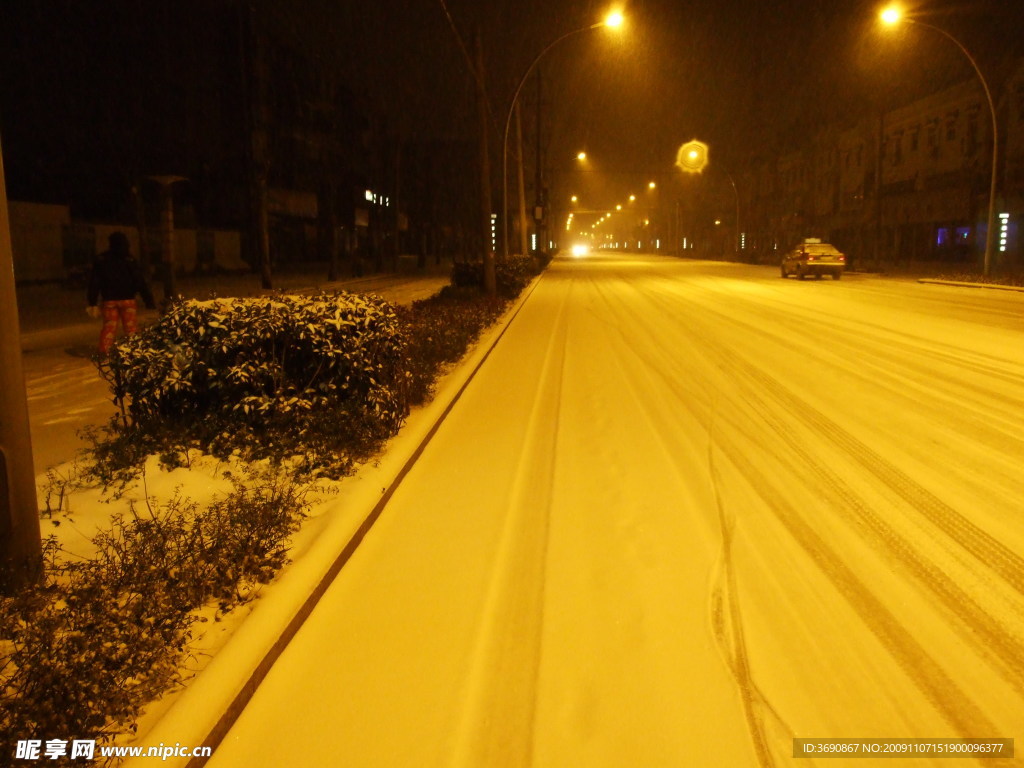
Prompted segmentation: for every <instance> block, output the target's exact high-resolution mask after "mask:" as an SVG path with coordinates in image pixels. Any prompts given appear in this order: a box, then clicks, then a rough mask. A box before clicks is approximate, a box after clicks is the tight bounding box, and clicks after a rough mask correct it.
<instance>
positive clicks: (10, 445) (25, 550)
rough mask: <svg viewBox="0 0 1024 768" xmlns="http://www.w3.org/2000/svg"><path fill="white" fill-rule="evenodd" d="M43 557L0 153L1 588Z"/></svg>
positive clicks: (28, 576) (28, 573)
mask: <svg viewBox="0 0 1024 768" xmlns="http://www.w3.org/2000/svg"><path fill="white" fill-rule="evenodd" d="M42 558H43V550H42V540H41V536H40V532H39V503H38V500H37V499H36V481H35V470H34V468H33V466H32V436H31V432H30V431H29V422H28V399H27V397H26V393H25V376H24V372H23V371H22V366H21V329H20V326H19V323H18V297H17V293H16V292H15V289H14V253H13V252H12V250H11V227H10V219H9V218H8V213H7V185H6V182H5V181H4V165H3V153H2V152H0V592H2V593H4V594H10V593H11V592H13V591H15V590H16V589H18V588H19V587H22V586H24V585H26V584H29V583H31V582H33V581H35V580H36V579H37V578H38V577H39V574H40V572H41V567H42Z"/></svg>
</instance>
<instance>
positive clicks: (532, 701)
mask: <svg viewBox="0 0 1024 768" xmlns="http://www.w3.org/2000/svg"><path fill="white" fill-rule="evenodd" d="M567 304H568V292H566V294H564V295H563V296H562V298H561V304H560V306H559V308H558V313H557V319H556V322H555V324H554V327H553V328H550V329H549V330H550V335H549V336H548V346H547V350H546V352H545V355H544V360H543V364H542V368H541V371H540V374H539V375H538V376H537V378H536V379H535V380H534V382H533V385H534V402H533V405H532V409H531V411H530V414H529V417H528V419H527V428H526V432H525V440H524V444H523V452H522V454H521V455H522V456H523V457H524V458H523V460H522V461H521V463H520V464H519V466H518V467H517V470H516V475H515V479H514V481H513V485H512V492H511V494H510V496H509V498H508V500H507V506H506V515H505V521H504V524H503V527H502V532H501V539H500V543H499V545H498V548H497V552H496V559H495V563H494V567H493V569H492V571H491V577H490V584H489V585H488V588H487V597H486V599H485V603H484V608H483V613H482V617H481V622H480V633H479V635H478V638H477V642H476V647H475V649H474V651H473V654H472V661H471V665H470V666H471V669H472V671H471V673H470V681H471V682H470V693H469V695H468V702H467V705H466V708H465V710H464V711H463V715H462V718H461V722H460V726H459V728H458V732H457V736H456V746H455V750H454V755H453V758H452V761H451V763H450V764H451V765H452V766H453V768H477V767H478V766H488V767H489V768H490V767H491V766H493V767H494V768H501V767H502V766H508V768H523V767H525V766H529V765H531V763H532V759H533V758H532V754H533V731H534V717H535V712H536V705H537V701H536V696H537V680H538V674H539V667H540V655H541V632H542V623H543V615H544V611H543V607H544V591H545V571H546V561H547V547H548V533H549V525H550V512H551V496H552V481H553V477H554V472H555V461H556V457H557V450H556V446H557V442H558V431H559V430H558V421H559V404H560V400H561V396H562V380H563V376H564V364H565V347H566V335H567V328H566V319H565V314H566V306H567ZM552 425H553V426H552Z"/></svg>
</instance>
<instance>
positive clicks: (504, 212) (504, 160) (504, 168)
mask: <svg viewBox="0 0 1024 768" xmlns="http://www.w3.org/2000/svg"><path fill="white" fill-rule="evenodd" d="M622 22H623V18H622V14H621V13H618V12H615V13H611V14H609V15H608V16H607V17H605V19H604V21H599V22H597V23H596V24H591V25H590V26H587V27H580V28H579V29H574V30H572V31H571V32H566V33H565V34H564V35H562V36H561V37H557V38H555V39H554V40H552V41H551V42H550V43H548V44H547V47H545V48H544V50H542V51H541V52H540V53H538V54H537V56H536V57H535V58H534V59H533V61H532V62H530V66H529V67H527V68H526V72H524V73H523V76H522V77H521V78H520V80H519V84H518V85H517V86H516V91H515V93H514V94H513V96H512V103H511V104H509V107H508V116H507V117H506V118H505V133H504V136H503V137H502V144H501V226H502V238H501V240H502V248H503V253H504V255H505V256H506V257H508V131H509V126H511V124H512V114H513V113H514V112H515V108H516V102H518V101H519V92H520V91H522V90H523V86H524V85H525V84H526V81H527V80H528V79H529V77H530V73H531V72H533V68H534V67H536V66H537V62H538V61H540V60H541V59H542V58H543V57H544V54H546V53H547V52H548V51H550V50H551V49H552V48H554V47H555V46H556V45H558V44H559V43H560V42H562V41H563V40H565V39H566V38H568V37H572V36H573V35H578V34H579V33H580V32H587V31H589V30H591V29H599V28H600V27H618V26H621V25H622Z"/></svg>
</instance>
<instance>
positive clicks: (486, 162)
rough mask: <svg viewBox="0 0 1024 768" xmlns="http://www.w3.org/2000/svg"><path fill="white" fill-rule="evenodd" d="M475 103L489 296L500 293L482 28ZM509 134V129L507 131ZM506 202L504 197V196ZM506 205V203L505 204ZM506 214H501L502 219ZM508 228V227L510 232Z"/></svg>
mask: <svg viewBox="0 0 1024 768" xmlns="http://www.w3.org/2000/svg"><path fill="white" fill-rule="evenodd" d="M475 74H476V103H477V117H478V119H479V124H480V213H481V218H482V222H481V223H482V224H483V236H484V243H483V245H484V254H483V255H484V291H485V292H486V293H487V294H488V295H489V296H494V295H495V294H496V293H497V292H498V288H497V283H498V281H497V275H496V271H495V264H494V245H493V243H492V239H491V238H492V229H491V227H492V226H493V224H492V223H491V214H492V212H493V209H492V203H491V155H490V150H489V146H488V145H489V141H490V126H489V122H488V116H487V89H486V85H485V80H484V48H483V40H482V35H481V33H480V30H479V29H477V32H476V73H475ZM506 136H507V131H506ZM502 201H503V202H504V196H503V197H502ZM503 207H504V206H503ZM505 218H506V217H505V215H504V213H502V220H504V219H505ZM507 231H508V230H506V232H507Z"/></svg>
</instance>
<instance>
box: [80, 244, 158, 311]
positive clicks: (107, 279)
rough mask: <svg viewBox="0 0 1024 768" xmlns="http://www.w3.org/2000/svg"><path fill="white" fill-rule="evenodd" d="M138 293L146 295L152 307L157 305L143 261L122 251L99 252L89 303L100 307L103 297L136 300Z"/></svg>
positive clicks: (92, 276) (144, 299) (143, 296)
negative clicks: (142, 267)
mask: <svg viewBox="0 0 1024 768" xmlns="http://www.w3.org/2000/svg"><path fill="white" fill-rule="evenodd" d="M135 294H139V295H140V296H142V300H143V301H144V302H145V303H146V306H147V307H149V308H150V309H152V308H153V307H154V306H156V304H155V302H154V301H153V293H152V291H150V290H149V286H148V285H147V284H146V280H145V278H144V277H143V276H142V270H141V269H140V268H139V263H138V262H137V261H136V260H135V259H134V258H132V255H131V254H130V253H127V252H122V251H118V250H109V251H104V252H103V253H101V254H100V255H98V256H97V257H96V260H95V261H94V262H93V265H92V272H91V273H90V274H89V293H88V300H89V306H91V307H94V306H96V304H97V303H98V299H99V298H100V297H102V299H103V301H124V300H126V299H134V298H135Z"/></svg>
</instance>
